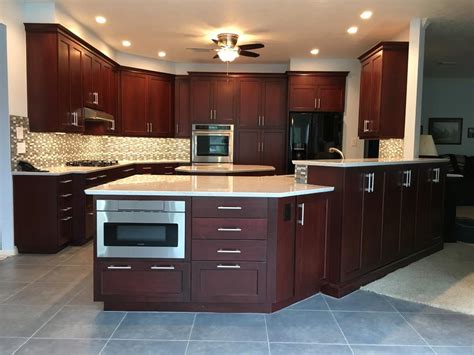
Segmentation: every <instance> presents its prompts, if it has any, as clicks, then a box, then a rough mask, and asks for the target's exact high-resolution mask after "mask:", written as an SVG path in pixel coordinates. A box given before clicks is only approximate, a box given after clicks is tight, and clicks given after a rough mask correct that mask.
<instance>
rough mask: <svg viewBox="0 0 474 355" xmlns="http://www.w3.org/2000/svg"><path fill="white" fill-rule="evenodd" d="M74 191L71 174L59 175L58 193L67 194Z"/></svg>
mask: <svg viewBox="0 0 474 355" xmlns="http://www.w3.org/2000/svg"><path fill="white" fill-rule="evenodd" d="M73 191H74V181H73V178H72V175H66V176H60V177H59V178H58V193H59V194H67V193H72V192H73Z"/></svg>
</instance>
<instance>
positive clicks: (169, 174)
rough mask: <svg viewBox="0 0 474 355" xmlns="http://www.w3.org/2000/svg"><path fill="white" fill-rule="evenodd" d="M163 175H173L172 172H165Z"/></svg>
mask: <svg viewBox="0 0 474 355" xmlns="http://www.w3.org/2000/svg"><path fill="white" fill-rule="evenodd" d="M165 175H173V173H165Z"/></svg>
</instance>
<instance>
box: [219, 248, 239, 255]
mask: <svg viewBox="0 0 474 355" xmlns="http://www.w3.org/2000/svg"><path fill="white" fill-rule="evenodd" d="M217 252H218V253H219V254H240V253H241V251H240V250H239V249H219V250H218V251H217Z"/></svg>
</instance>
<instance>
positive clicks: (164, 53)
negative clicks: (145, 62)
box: [158, 51, 166, 58]
mask: <svg viewBox="0 0 474 355" xmlns="http://www.w3.org/2000/svg"><path fill="white" fill-rule="evenodd" d="M158 57H162V58H163V57H166V52H163V51H159V52H158Z"/></svg>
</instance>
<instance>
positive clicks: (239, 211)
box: [193, 197, 267, 218]
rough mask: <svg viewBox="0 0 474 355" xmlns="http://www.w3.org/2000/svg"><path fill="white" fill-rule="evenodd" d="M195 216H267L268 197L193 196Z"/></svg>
mask: <svg viewBox="0 0 474 355" xmlns="http://www.w3.org/2000/svg"><path fill="white" fill-rule="evenodd" d="M193 217H223V218H266V217H267V199H266V198H238V197H229V198H209V197H194V198H193Z"/></svg>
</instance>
